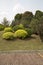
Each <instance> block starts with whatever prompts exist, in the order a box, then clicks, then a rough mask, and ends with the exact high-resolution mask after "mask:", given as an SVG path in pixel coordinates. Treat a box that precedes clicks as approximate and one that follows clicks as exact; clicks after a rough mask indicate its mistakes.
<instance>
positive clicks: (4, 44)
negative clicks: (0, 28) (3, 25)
mask: <svg viewBox="0 0 43 65" xmlns="http://www.w3.org/2000/svg"><path fill="white" fill-rule="evenodd" d="M2 34H3V32H0V51H9V50H43V43H42V42H41V40H40V38H39V36H37V35H33V36H32V38H30V39H29V38H28V39H25V40H20V39H16V40H10V41H7V40H4V39H2Z"/></svg>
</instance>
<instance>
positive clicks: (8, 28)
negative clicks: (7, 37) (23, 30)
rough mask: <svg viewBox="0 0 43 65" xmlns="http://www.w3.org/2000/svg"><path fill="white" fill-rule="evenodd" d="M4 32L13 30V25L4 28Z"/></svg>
mask: <svg viewBox="0 0 43 65" xmlns="http://www.w3.org/2000/svg"><path fill="white" fill-rule="evenodd" d="M4 32H13V30H12V28H11V27H6V28H5V29H4Z"/></svg>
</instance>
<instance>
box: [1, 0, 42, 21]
mask: <svg viewBox="0 0 43 65" xmlns="http://www.w3.org/2000/svg"><path fill="white" fill-rule="evenodd" d="M36 10H41V11H43V0H0V22H1V21H3V18H4V17H6V18H7V20H9V21H12V20H13V19H14V16H15V15H16V14H17V13H23V12H25V11H31V12H33V13H35V11H36Z"/></svg>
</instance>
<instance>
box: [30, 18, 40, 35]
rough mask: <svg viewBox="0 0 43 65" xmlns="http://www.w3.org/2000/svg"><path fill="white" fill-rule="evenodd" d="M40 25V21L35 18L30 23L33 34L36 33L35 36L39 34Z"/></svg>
mask: <svg viewBox="0 0 43 65" xmlns="http://www.w3.org/2000/svg"><path fill="white" fill-rule="evenodd" d="M38 23H39V20H38V19H36V18H33V19H32V21H31V23H30V27H31V29H32V31H33V33H35V34H38Z"/></svg>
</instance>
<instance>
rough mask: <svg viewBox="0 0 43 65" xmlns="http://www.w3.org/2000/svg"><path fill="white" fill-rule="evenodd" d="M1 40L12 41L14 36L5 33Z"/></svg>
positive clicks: (10, 33)
mask: <svg viewBox="0 0 43 65" xmlns="http://www.w3.org/2000/svg"><path fill="white" fill-rule="evenodd" d="M2 37H3V39H6V40H10V39H14V34H13V33H12V32H6V33H4V34H3V35H2Z"/></svg>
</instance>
